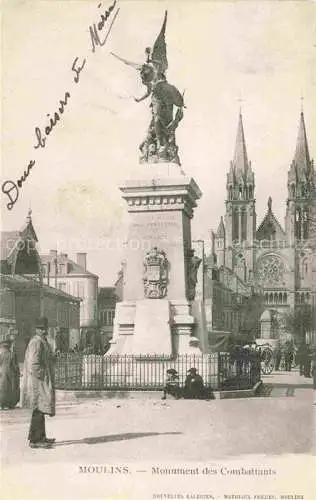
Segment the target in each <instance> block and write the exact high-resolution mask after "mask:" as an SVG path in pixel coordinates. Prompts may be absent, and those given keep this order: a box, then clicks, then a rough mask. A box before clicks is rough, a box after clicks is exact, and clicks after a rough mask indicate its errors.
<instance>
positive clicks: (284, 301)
mask: <svg viewBox="0 0 316 500" xmlns="http://www.w3.org/2000/svg"><path fill="white" fill-rule="evenodd" d="M283 304H287V293H284V294H283Z"/></svg>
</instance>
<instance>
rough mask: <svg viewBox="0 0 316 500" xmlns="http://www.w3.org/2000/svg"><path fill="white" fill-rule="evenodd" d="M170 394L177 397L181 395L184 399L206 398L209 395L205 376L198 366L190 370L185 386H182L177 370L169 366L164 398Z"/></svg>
mask: <svg viewBox="0 0 316 500" xmlns="http://www.w3.org/2000/svg"><path fill="white" fill-rule="evenodd" d="M168 394H169V395H171V396H172V397H174V398H175V399H180V398H181V397H183V398H184V399H206V398H207V397H208V393H207V389H206V387H205V385H204V382H203V378H202V377H201V375H199V373H198V372H197V369H196V368H190V369H189V370H188V372H187V376H186V379H185V382H184V387H183V388H182V387H180V380H179V374H178V372H177V370H175V369H174V368H169V369H168V370H167V376H166V381H165V387H164V391H163V396H162V399H166V398H167V395H168Z"/></svg>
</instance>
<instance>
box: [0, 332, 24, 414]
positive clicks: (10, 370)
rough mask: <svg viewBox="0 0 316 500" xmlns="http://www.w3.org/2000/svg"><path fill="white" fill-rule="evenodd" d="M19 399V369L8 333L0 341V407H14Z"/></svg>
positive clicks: (2, 408)
mask: <svg viewBox="0 0 316 500" xmlns="http://www.w3.org/2000/svg"><path fill="white" fill-rule="evenodd" d="M19 399H20V370H19V364H18V362H17V358H16V355H15V352H14V349H13V347H12V339H11V337H10V335H6V336H5V337H3V338H2V339H1V341H0V407H1V410H5V409H12V408H14V407H15V406H16V405H17V404H18V402H19Z"/></svg>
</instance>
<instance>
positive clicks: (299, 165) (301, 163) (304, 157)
mask: <svg viewBox="0 0 316 500" xmlns="http://www.w3.org/2000/svg"><path fill="white" fill-rule="evenodd" d="M293 163H294V165H295V167H296V171H297V173H298V174H300V173H304V174H305V173H307V172H308V171H309V170H310V167H311V162H310V157H309V151H308V144H307V136H306V128H305V120H304V112H303V110H302V111H301V116H300V124H299V128H298V135H297V141H296V148H295V154H294V160H293Z"/></svg>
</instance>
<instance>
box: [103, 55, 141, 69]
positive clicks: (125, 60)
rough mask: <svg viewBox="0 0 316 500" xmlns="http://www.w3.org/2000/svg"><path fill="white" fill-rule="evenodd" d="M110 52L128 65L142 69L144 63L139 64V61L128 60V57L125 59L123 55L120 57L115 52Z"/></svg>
mask: <svg viewBox="0 0 316 500" xmlns="http://www.w3.org/2000/svg"><path fill="white" fill-rule="evenodd" d="M110 54H111V55H112V56H114V57H116V59H118V60H119V61H121V62H122V63H124V64H126V65H127V66H131V67H132V68H134V69H137V71H140V70H141V69H142V66H143V65H142V64H137V63H134V62H132V61H128V60H127V59H123V57H120V56H118V55H116V54H114V52H110Z"/></svg>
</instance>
